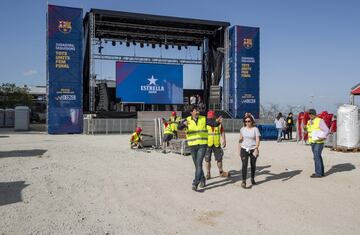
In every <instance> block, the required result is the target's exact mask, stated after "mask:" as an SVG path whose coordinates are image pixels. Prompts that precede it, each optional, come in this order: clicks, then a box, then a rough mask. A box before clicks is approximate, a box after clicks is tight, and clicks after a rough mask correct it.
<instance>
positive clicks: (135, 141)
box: [130, 127, 143, 149]
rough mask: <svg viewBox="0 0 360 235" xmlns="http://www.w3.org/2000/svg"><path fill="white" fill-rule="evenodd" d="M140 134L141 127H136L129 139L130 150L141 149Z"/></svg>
mask: <svg viewBox="0 0 360 235" xmlns="http://www.w3.org/2000/svg"><path fill="white" fill-rule="evenodd" d="M141 132H142V129H141V127H136V129H135V132H134V133H132V135H131V138H130V148H132V149H133V148H143V144H142V137H141Z"/></svg>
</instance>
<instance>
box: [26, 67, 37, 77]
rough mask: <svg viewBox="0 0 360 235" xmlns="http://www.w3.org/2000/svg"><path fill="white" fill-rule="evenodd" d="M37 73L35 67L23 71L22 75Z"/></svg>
mask: <svg viewBox="0 0 360 235" xmlns="http://www.w3.org/2000/svg"><path fill="white" fill-rule="evenodd" d="M37 73H38V71H36V70H35V69H29V70H28V71H25V72H24V73H23V75H24V76H31V75H35V74H37Z"/></svg>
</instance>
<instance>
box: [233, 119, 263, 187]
mask: <svg viewBox="0 0 360 235" xmlns="http://www.w3.org/2000/svg"><path fill="white" fill-rule="evenodd" d="M243 122H244V127H242V128H241V129H240V138H239V145H238V151H239V155H240V158H241V162H242V170H241V171H242V183H241V187H243V188H246V177H247V166H248V162H249V158H250V166H251V184H252V185H256V182H255V170H256V160H257V158H258V156H259V146H260V132H259V129H258V128H257V127H256V126H255V125H254V123H255V121H254V119H253V118H252V117H250V116H248V117H244V119H243Z"/></svg>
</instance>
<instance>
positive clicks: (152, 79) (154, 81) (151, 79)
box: [148, 75, 157, 86]
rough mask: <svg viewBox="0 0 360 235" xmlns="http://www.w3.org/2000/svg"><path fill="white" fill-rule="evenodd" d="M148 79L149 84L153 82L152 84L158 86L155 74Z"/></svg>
mask: <svg viewBox="0 0 360 235" xmlns="http://www.w3.org/2000/svg"><path fill="white" fill-rule="evenodd" d="M148 80H149V82H150V83H149V85H151V84H152V85H154V86H156V81H157V79H155V78H154V75H152V76H151V78H148Z"/></svg>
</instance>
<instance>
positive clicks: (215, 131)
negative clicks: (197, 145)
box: [205, 110, 230, 180]
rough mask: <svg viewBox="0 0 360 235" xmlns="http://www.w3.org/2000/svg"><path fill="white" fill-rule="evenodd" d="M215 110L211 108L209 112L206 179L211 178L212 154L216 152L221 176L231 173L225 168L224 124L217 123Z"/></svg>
mask: <svg viewBox="0 0 360 235" xmlns="http://www.w3.org/2000/svg"><path fill="white" fill-rule="evenodd" d="M215 118H216V116H215V111H213V110H209V111H208V113H207V119H208V122H207V125H206V128H207V130H208V147H207V150H206V154H205V166H206V177H205V178H206V179H207V180H208V179H210V178H211V175H210V169H211V155H212V153H214V157H215V160H216V162H217V166H218V169H219V175H220V176H221V177H229V176H230V174H229V173H228V172H226V171H224V170H223V163H222V159H223V155H224V151H223V149H222V147H223V148H225V146H226V138H225V131H224V127H223V125H222V124H217V122H216V120H215Z"/></svg>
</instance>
